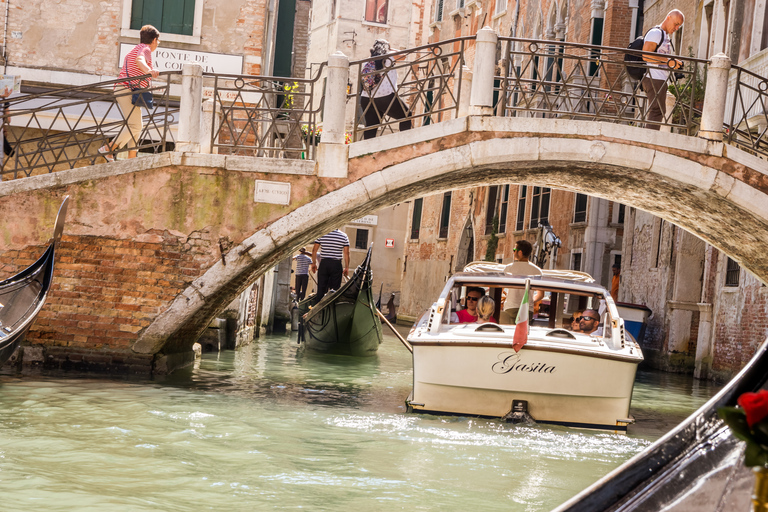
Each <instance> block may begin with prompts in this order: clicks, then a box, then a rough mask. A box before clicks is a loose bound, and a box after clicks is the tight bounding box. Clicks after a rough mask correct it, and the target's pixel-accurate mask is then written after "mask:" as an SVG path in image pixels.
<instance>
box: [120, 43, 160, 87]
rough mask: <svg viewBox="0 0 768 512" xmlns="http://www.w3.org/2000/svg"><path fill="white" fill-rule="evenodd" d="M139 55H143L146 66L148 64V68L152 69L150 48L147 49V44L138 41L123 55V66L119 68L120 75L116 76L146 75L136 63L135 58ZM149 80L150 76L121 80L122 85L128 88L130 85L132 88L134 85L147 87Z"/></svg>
mask: <svg viewBox="0 0 768 512" xmlns="http://www.w3.org/2000/svg"><path fill="white" fill-rule="evenodd" d="M139 55H143V56H144V60H145V61H146V62H147V66H149V69H152V50H150V49H149V45H148V44H144V43H140V44H137V45H136V46H134V47H133V49H132V50H131V51H130V52H128V55H126V56H125V61H124V62H123V67H122V68H121V69H120V75H119V76H118V78H128V77H130V76H141V75H146V73H144V72H143V71H142V70H141V68H139V66H138V65H137V64H136V59H137V58H138V57H139ZM150 81H151V79H150V78H145V79H143V80H129V81H128V82H123V85H124V86H126V87H128V88H129V89H130V88H131V87H133V88H134V89H135V88H136V87H139V88H140V89H146V88H148V87H149V83H150Z"/></svg>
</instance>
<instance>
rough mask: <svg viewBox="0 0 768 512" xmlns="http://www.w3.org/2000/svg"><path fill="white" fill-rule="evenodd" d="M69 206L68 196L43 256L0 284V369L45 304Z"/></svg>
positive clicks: (62, 204)
mask: <svg viewBox="0 0 768 512" xmlns="http://www.w3.org/2000/svg"><path fill="white" fill-rule="evenodd" d="M68 203H69V196H66V197H65V198H64V201H62V203H61V206H60V207H59V213H58V215H57V216H56V223H55V225H54V228H53V238H52V239H51V243H50V245H49V246H48V248H47V249H46V250H45V252H44V253H43V255H42V256H40V258H39V259H38V260H37V261H36V262H34V263H33V264H32V265H30V266H29V267H27V268H26V269H24V270H22V271H21V272H19V273H18V274H16V275H15V276H13V277H11V278H9V279H6V280H5V281H2V282H0V366H2V365H3V364H5V362H6V361H8V359H9V358H10V357H11V355H13V352H14V351H15V350H16V348H17V347H18V346H19V344H20V343H21V342H22V340H23V339H24V336H26V334H27V331H29V328H30V326H31V325H32V323H33V322H34V321H35V318H36V317H37V315H38V313H40V310H41V309H42V308H43V305H44V304H45V299H46V297H47V296H48V291H49V290H50V289H51V282H52V281H53V263H54V258H55V254H56V247H57V246H58V244H59V241H60V240H61V234H62V232H63V231H64V220H65V218H66V216H67V204H68Z"/></svg>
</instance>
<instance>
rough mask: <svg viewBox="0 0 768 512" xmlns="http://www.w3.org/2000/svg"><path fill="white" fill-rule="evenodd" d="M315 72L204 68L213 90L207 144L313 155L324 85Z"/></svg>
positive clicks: (241, 151) (244, 151)
mask: <svg viewBox="0 0 768 512" xmlns="http://www.w3.org/2000/svg"><path fill="white" fill-rule="evenodd" d="M324 70H325V64H322V65H320V67H319V68H318V70H317V73H316V75H315V76H314V77H312V78H309V79H302V78H280V77H268V76H245V75H223V74H206V75H205V80H206V82H210V83H211V85H212V87H213V91H212V95H213V102H214V112H216V115H214V116H213V120H212V123H213V125H212V127H211V147H212V148H214V152H218V153H223V154H232V155H246V156H266V157H278V158H306V159H310V160H313V159H314V158H315V153H316V151H317V144H318V143H319V142H320V130H319V128H318V121H319V118H320V113H321V111H322V107H323V98H322V96H323V94H322V93H323V91H322V90H319V89H318V83H320V78H321V77H322V76H323V72H324Z"/></svg>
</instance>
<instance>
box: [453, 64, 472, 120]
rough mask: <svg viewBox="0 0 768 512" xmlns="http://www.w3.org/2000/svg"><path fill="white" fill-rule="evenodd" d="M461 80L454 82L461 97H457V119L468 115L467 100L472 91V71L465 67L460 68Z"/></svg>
mask: <svg viewBox="0 0 768 512" xmlns="http://www.w3.org/2000/svg"><path fill="white" fill-rule="evenodd" d="M462 67H463V69H462V70H461V80H457V81H456V87H458V88H459V89H460V90H461V96H459V114H458V117H466V116H468V115H469V111H470V108H469V98H470V92H471V91H472V71H471V70H470V69H469V68H468V67H467V66H462Z"/></svg>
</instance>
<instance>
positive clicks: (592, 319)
mask: <svg viewBox="0 0 768 512" xmlns="http://www.w3.org/2000/svg"><path fill="white" fill-rule="evenodd" d="M581 319H582V320H586V321H587V322H597V321H598V319H597V318H592V317H591V316H583V317H581Z"/></svg>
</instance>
